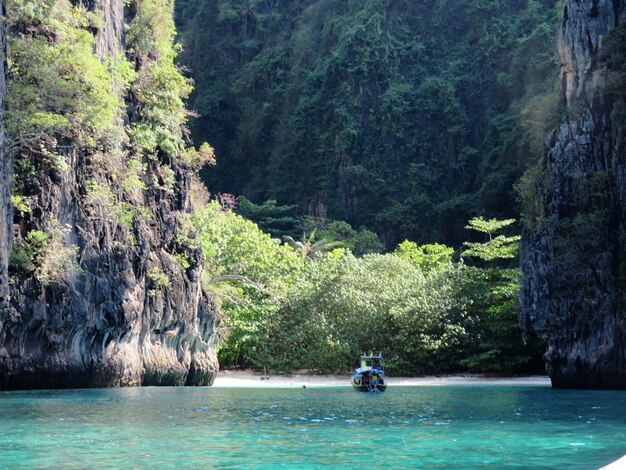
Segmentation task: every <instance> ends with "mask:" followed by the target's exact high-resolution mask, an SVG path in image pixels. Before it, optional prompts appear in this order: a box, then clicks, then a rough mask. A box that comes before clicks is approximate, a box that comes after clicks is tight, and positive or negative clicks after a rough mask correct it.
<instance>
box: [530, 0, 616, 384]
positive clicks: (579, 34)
mask: <svg viewBox="0 0 626 470" xmlns="http://www.w3.org/2000/svg"><path fill="white" fill-rule="evenodd" d="M625 24H626V1H624V0H613V1H608V0H564V1H563V7H562V18H561V24H560V28H559V36H558V48H559V54H560V58H561V70H560V78H561V86H562V90H563V94H564V101H565V103H566V110H565V111H564V115H563V118H562V120H561V123H560V125H559V126H558V128H557V129H555V130H553V131H552V132H551V133H550V135H549V137H548V139H547V142H546V151H545V155H544V159H543V162H542V164H541V165H542V168H541V176H540V178H538V181H537V191H538V192H537V198H536V202H537V213H536V214H535V217H534V219H533V220H532V222H531V223H530V225H529V227H528V228H527V229H526V231H525V233H524V236H523V239H522V253H521V264H522V269H523V285H522V289H521V306H522V309H521V324H522V326H523V327H524V328H525V329H526V330H527V331H534V332H536V333H537V334H538V335H539V337H540V338H541V339H542V340H543V341H544V342H545V344H546V345H547V352H546V355H545V359H546V363H547V371H548V374H549V375H550V377H551V379H552V384H553V386H555V387H575V388H619V389H626V310H625V307H626V141H625V135H626V134H625V127H626V126H625V124H624V119H623V117H621V118H620V116H619V112H618V111H619V109H622V108H621V107H622V106H623V99H624V94H623V90H624V89H626V83H625V84H623V85H620V84H619V83H616V80H617V82H619V80H621V79H622V78H620V76H619V75H615V74H613V69H614V68H615V65H616V64H615V63H614V61H615V60H616V57H618V56H619V54H621V53H622V52H620V50H621V49H622V48H624V46H625V45H624V44H622V40H621V39H620V37H619V36H618V37H617V39H615V37H613V39H612V40H611V37H612V36H611V35H615V34H616V31H619V29H620V28H623V27H624V25H625ZM607 41H608V42H607ZM611 41H612V43H611ZM611 47H612V48H614V49H616V50H615V51H613V52H611V53H610V54H609V53H608V52H607V48H611ZM616 52H617V54H616ZM609 56H610V57H609ZM621 67H623V64H622V65H621ZM616 84H617V88H616ZM620 89H621V90H622V91H621V92H620V91H619V90H620Z"/></svg>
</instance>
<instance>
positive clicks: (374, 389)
mask: <svg viewBox="0 0 626 470" xmlns="http://www.w3.org/2000/svg"><path fill="white" fill-rule="evenodd" d="M352 388H353V389H354V390H356V391H357V392H370V393H372V392H373V393H377V392H384V391H385V390H387V386H386V385H372V386H369V387H368V386H367V385H356V384H352Z"/></svg>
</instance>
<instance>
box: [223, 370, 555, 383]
mask: <svg viewBox="0 0 626 470" xmlns="http://www.w3.org/2000/svg"><path fill="white" fill-rule="evenodd" d="M387 384H388V385H389V386H390V387H395V386H416V385H417V386H419V385H429V386H430V385H439V386H444V385H446V386H448V385H494V386H515V385H521V386H524V385H526V386H545V387H549V386H550V379H549V378H548V377H545V376H532V377H504V378H502V377H487V376H484V375H463V376H442V377H387ZM303 385H305V386H307V387H340V386H346V387H348V386H350V376H349V375H304V374H293V375H274V374H268V375H267V376H264V375H263V374H262V373H259V372H251V371H230V370H226V371H221V372H220V373H219V374H218V376H217V378H216V379H215V383H214V386H215V387H302V386H303Z"/></svg>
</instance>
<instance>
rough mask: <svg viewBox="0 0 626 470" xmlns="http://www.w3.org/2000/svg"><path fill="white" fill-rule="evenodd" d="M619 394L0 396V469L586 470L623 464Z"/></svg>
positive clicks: (150, 391) (169, 391) (458, 391)
mask: <svg viewBox="0 0 626 470" xmlns="http://www.w3.org/2000/svg"><path fill="white" fill-rule="evenodd" d="M623 398H624V393H620V392H588V391H584V392H582V391H563V390H551V389H549V388H546V387H523V388H522V387H511V388H506V387H497V388H489V387H479V386H471V387H397V388H393V387H391V388H390V389H389V390H388V391H387V392H386V393H384V394H361V393H357V392H353V391H352V390H351V389H349V388H347V387H346V388H317V389H316V388H307V389H276V388H274V389H227V388H220V389H211V388H126V389H98V390H66V391H34V392H4V393H0V468H33V467H37V468H41V467H50V468H94V467H95V468H115V467H122V468H147V467H154V466H157V465H158V466H160V467H163V468H166V467H167V468H173V467H184V468H211V467H212V468H215V467H222V468H232V467H238V468H250V467H254V468H273V467H277V466H283V467H299V468H311V467H312V468H315V467H324V466H333V467H338V466H345V467H357V466H363V467H366V466H367V467H370V466H372V467H373V466H376V467H379V466H385V467H388V468H397V467H405V468H407V467H410V468H442V469H443V468H445V469H448V468H463V469H468V468H498V469H502V468H524V469H531V468H541V469H560V468H568V469H593V468H598V467H600V466H602V465H604V464H607V463H609V462H610V461H612V460H614V459H616V458H618V457H620V456H621V455H623V454H624V453H626V426H625V424H626V402H625V401H624V400H623Z"/></svg>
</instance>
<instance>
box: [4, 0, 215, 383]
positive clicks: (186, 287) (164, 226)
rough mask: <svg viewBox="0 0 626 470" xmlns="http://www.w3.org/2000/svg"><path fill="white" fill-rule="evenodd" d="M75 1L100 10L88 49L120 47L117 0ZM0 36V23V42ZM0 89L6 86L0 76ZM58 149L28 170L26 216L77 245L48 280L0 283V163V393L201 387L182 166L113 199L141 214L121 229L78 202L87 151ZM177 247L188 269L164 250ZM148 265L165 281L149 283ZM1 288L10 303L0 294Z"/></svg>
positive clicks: (19, 276)
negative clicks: (44, 164) (183, 235)
mask: <svg viewBox="0 0 626 470" xmlns="http://www.w3.org/2000/svg"><path fill="white" fill-rule="evenodd" d="M84 3H85V4H86V6H88V7H91V8H93V7H94V6H98V5H99V6H102V7H103V8H104V13H105V14H104V20H105V21H104V26H103V27H102V28H101V29H100V30H99V31H97V34H96V52H97V53H99V54H101V55H109V54H115V53H118V52H120V51H123V45H124V37H123V30H124V29H123V28H124V13H125V12H124V2H123V0H99V1H96V2H93V1H90V2H84ZM4 38H5V34H4V31H3V34H2V44H4ZM0 53H2V48H0ZM0 88H1V89H2V91H3V92H4V90H5V89H6V87H5V84H4V83H3V82H1V81H0ZM2 96H3V95H0V98H1V97H2ZM130 115H131V116H133V113H132V110H131V113H130ZM0 117H1V115H0ZM129 119H132V117H131V118H129ZM0 138H1V135H0ZM0 148H1V146H0ZM65 157H66V158H67V161H68V164H69V165H68V166H69V168H68V169H67V170H66V171H58V172H56V173H55V174H50V175H38V181H37V182H38V187H36V188H34V189H33V201H32V203H31V206H32V217H31V219H32V220H31V221H30V223H32V224H35V226H36V227H46V226H47V224H48V222H49V221H50V220H52V219H56V220H58V221H59V222H60V223H61V226H63V227H67V231H66V244H67V246H74V245H75V246H77V247H78V251H77V255H76V259H77V264H78V269H75V270H73V271H71V272H67V273H65V274H64V275H63V276H61V277H60V278H59V279H56V280H55V281H54V282H50V283H49V284H47V285H42V283H40V282H38V281H37V280H36V279H35V278H34V276H33V275H32V273H28V272H21V273H16V274H14V275H12V278H11V280H12V285H10V286H9V285H8V284H7V271H6V269H7V258H8V254H9V252H10V243H11V240H10V237H11V235H12V234H11V233H9V229H8V228H9V227H12V223H9V222H11V221H10V219H11V217H12V216H11V209H10V204H9V203H8V201H7V197H8V194H9V193H8V191H9V190H8V184H7V173H6V171H5V170H6V168H7V167H6V165H5V166H4V167H2V168H1V171H2V173H0V219H1V220H2V223H1V224H0V227H2V229H1V230H0V276H1V280H2V291H0V297H3V298H4V299H5V302H4V305H3V306H2V309H1V310H0V389H30V388H67V387H109V386H133V385H210V384H212V383H213V380H214V378H215V374H216V372H217V369H218V364H217V359H216V347H217V341H218V333H219V316H218V314H217V310H216V307H215V305H214V304H213V303H212V301H211V299H210V298H209V296H208V295H207V293H206V292H205V291H204V290H203V288H202V286H201V283H200V275H199V272H201V270H202V264H203V257H202V252H201V250H200V248H199V247H197V246H195V245H194V244H191V243H190V244H189V246H185V245H184V244H182V245H181V242H180V241H177V239H176V235H177V231H178V230H179V225H180V224H179V222H178V217H179V215H180V214H185V213H189V212H190V211H191V203H190V195H189V192H190V187H191V176H192V173H191V169H190V168H187V167H186V166H185V165H184V164H182V163H176V162H174V163H172V164H171V169H172V170H173V172H174V180H175V184H174V188H173V190H172V191H167V190H164V189H159V188H156V187H151V188H149V189H146V190H137V191H135V194H133V195H132V196H129V195H126V196H124V197H125V198H126V199H125V202H127V203H129V204H130V205H131V206H132V207H143V208H145V209H147V210H148V212H149V213H150V218H149V219H145V220H136V221H135V223H134V224H133V226H132V229H130V230H129V228H128V227H125V226H123V225H122V224H121V223H120V222H119V221H115V220H114V219H112V218H107V217H102V216H101V214H99V213H97V212H96V211H95V210H94V208H93V207H91V206H90V205H89V204H88V203H87V202H86V200H85V197H84V196H85V188H86V185H87V183H88V181H90V179H93V178H96V179H98V178H106V177H107V176H106V175H104V176H98V174H95V173H94V171H93V168H92V166H93V162H92V157H91V156H89V155H82V154H80V153H79V152H78V151H77V150H75V149H70V150H68V151H67V152H66V155H65ZM156 171H157V169H156V162H149V163H148V174H153V173H155V172H156ZM5 221H6V224H5ZM181 251H182V252H184V253H185V254H186V255H187V257H188V259H189V264H190V266H191V267H190V268H189V269H187V270H186V269H183V268H182V267H181V265H180V264H179V263H178V262H176V261H175V260H174V258H173V257H172V255H173V254H174V253H180V252H181ZM154 272H158V273H163V274H164V275H166V279H167V282H161V283H159V282H157V280H155V278H154V274H152V275H151V273H154ZM9 290H10V299H8V296H7V295H3V294H2V292H4V293H5V294H6V292H7V291H9ZM7 300H8V301H7Z"/></svg>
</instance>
